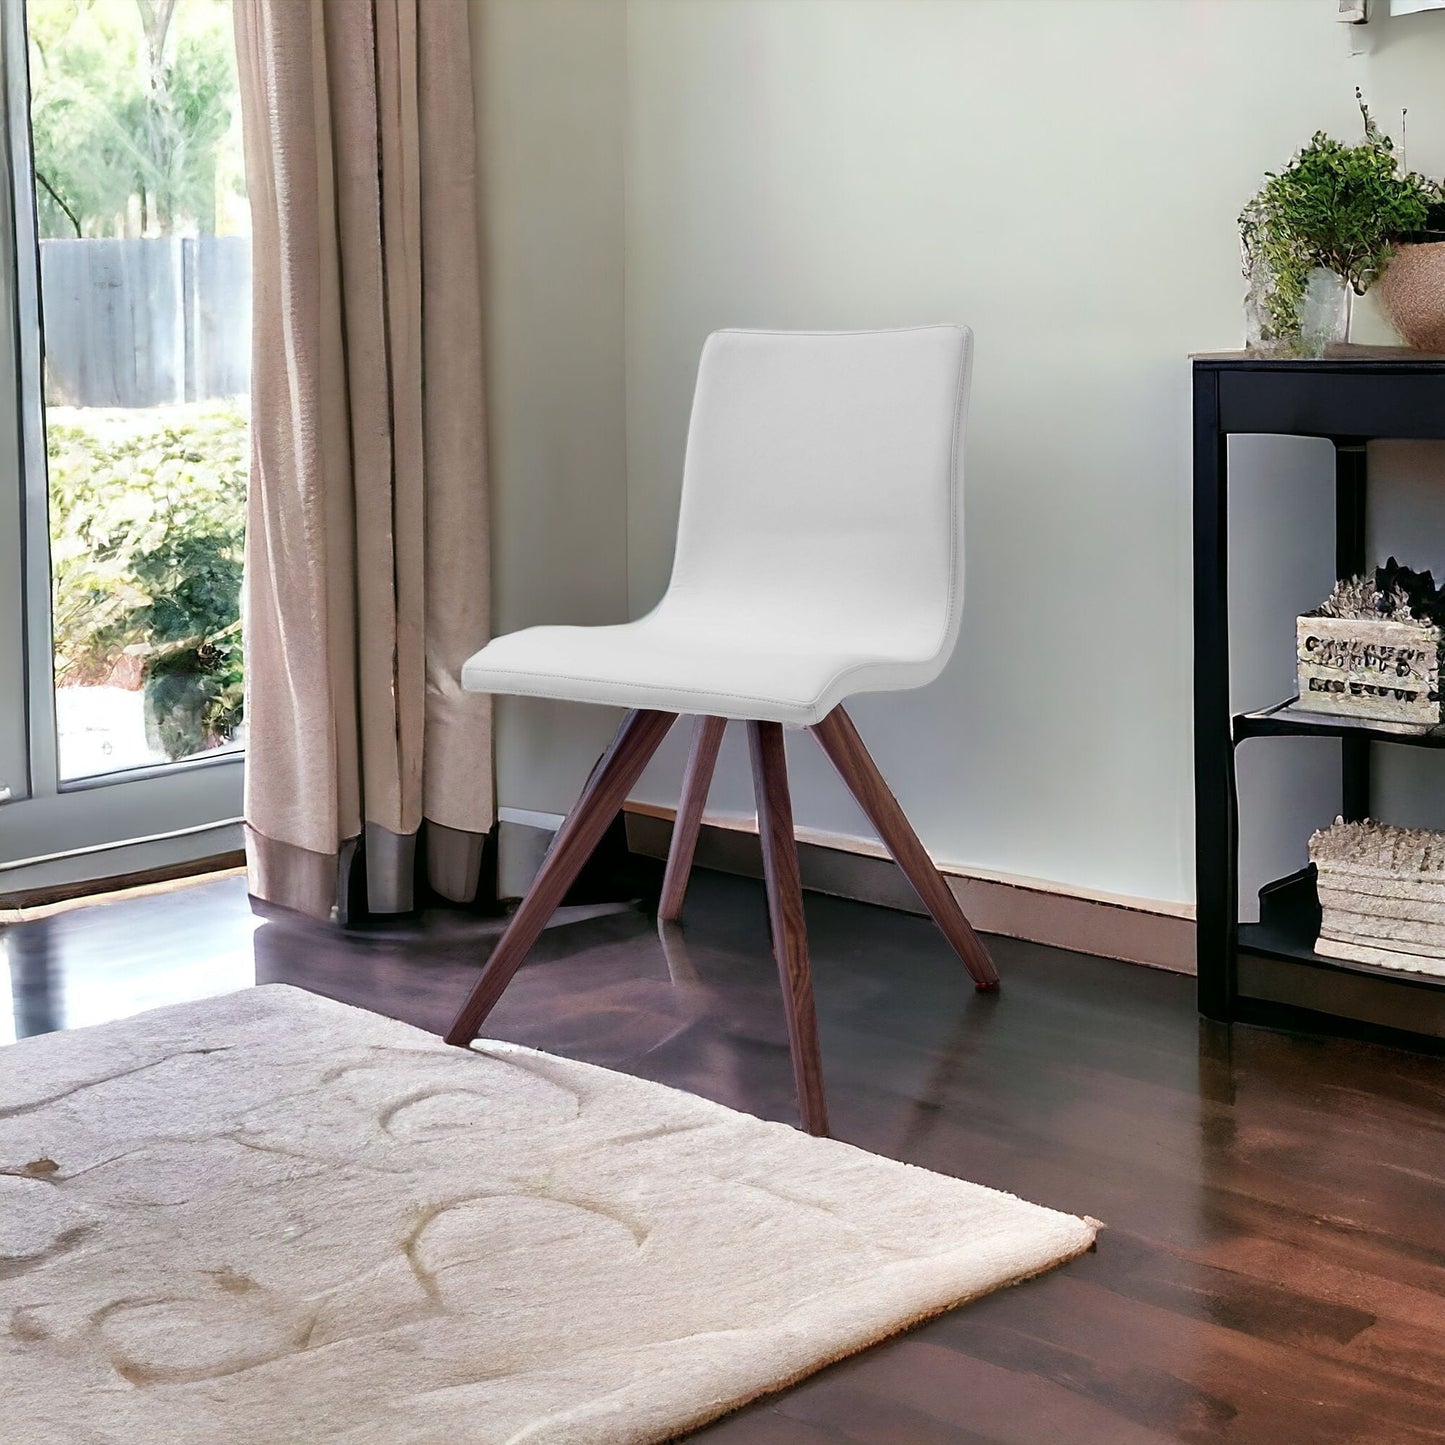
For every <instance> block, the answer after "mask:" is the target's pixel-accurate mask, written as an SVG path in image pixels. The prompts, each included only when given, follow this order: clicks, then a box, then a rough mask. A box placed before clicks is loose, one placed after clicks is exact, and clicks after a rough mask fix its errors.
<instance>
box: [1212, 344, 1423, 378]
mask: <svg viewBox="0 0 1445 1445" xmlns="http://www.w3.org/2000/svg"><path fill="white" fill-rule="evenodd" d="M1189 359H1190V360H1191V361H1192V362H1193V363H1194V365H1195V366H1196V367H1198V368H1202V369H1205V370H1209V371H1227V370H1237V371H1292V372H1310V371H1318V372H1340V371H1359V372H1362V373H1368V372H1377V373H1378V372H1385V371H1396V370H1402V371H1412V372H1422V371H1423V372H1445V353H1440V352H1430V351H1416V350H1414V349H1413V348H1412V347H1409V346H1356V345H1353V344H1349V343H1347V344H1346V345H1343V346H1332V347H1330V348H1329V349H1328V350H1327V351H1326V352H1325V354H1324V355H1323V356H1321V357H1308V356H1271V355H1270V354H1269V353H1268V352H1263V351H1196V352H1193V353H1191V355H1190V358H1189Z"/></svg>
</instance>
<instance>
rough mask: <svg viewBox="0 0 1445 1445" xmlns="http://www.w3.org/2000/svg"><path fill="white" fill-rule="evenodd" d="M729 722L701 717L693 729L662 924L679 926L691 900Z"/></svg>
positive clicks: (669, 853) (662, 905)
mask: <svg viewBox="0 0 1445 1445" xmlns="http://www.w3.org/2000/svg"><path fill="white" fill-rule="evenodd" d="M726 727H727V719H726V718H720V717H700V718H698V720H697V721H696V722H695V723H694V724H693V728H692V749H691V751H690V752H689V753H688V755H687V772H686V773H684V774H683V779H682V797H681V799H680V800H679V801H678V805H677V817H676V818H675V819H674V820H673V824H672V842H671V844H670V845H669V847H668V850H667V872H666V874H665V875H664V877H663V880H662V899H661V901H660V902H659V903H658V905H657V917H658V921H659V922H660V923H679V922H681V920H682V903H683V899H684V898H686V897H687V880H688V876H689V874H691V872H692V859H693V854H694V853H696V852H697V835H698V830H699V829H700V828H701V827H702V815H703V810H704V809H705V808H706V807H707V792H708V788H709V787H711V785H712V775H713V769H714V768H716V767H717V754H718V749H719V748H720V747H721V746H722V739H723V731H724V729H725V728H726Z"/></svg>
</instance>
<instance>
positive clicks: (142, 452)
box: [47, 402, 248, 758]
mask: <svg viewBox="0 0 1445 1445" xmlns="http://www.w3.org/2000/svg"><path fill="white" fill-rule="evenodd" d="M47 454H48V457H49V463H50V547H51V568H52V573H53V580H54V632H55V678H56V683H57V685H58V686H65V685H66V684H78V683H95V682H119V683H122V684H123V685H124V684H129V685H131V686H134V685H135V683H136V682H137V681H140V682H141V683H142V685H143V686H144V688H145V693H146V713H147V722H148V727H149V729H150V732H151V740H152V743H153V745H155V746H158V747H160V748H162V749H163V750H164V751H165V753H166V755H167V756H168V757H173V758H174V757H184V756H187V755H189V754H190V753H194V752H197V751H199V750H201V749H203V748H207V747H214V746H216V745H217V744H219V743H223V742H225V741H227V740H229V738H230V737H231V736H232V734H233V733H234V732H235V729H236V727H237V726H238V724H239V723H240V721H241V716H242V697H241V680H242V663H243V659H242V646H241V631H240V621H239V618H240V596H241V563H242V553H243V547H244V538H245V513H246V474H247V456H248V443H247V423H246V417H245V415H244V414H243V413H242V412H241V411H240V410H238V409H237V408H236V407H235V406H234V405H233V404H230V403H217V402H205V403H196V404H193V405H190V406H185V407H158V408H155V409H154V410H148V411H131V412H123V411H55V412H52V414H51V421H50V425H49V434H48V445H47Z"/></svg>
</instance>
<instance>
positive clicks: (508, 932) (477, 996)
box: [446, 710, 677, 1048]
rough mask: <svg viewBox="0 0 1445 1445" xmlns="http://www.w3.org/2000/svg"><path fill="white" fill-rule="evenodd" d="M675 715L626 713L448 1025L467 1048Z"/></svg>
mask: <svg viewBox="0 0 1445 1445" xmlns="http://www.w3.org/2000/svg"><path fill="white" fill-rule="evenodd" d="M676 720H677V714H676V713H672V712H650V711H641V710H639V711H637V712H631V713H628V715H627V717H626V718H625V719H624V720H623V723H622V726H621V727H620V728H619V729H618V730H617V736H616V737H615V738H613V740H612V746H611V747H610V748H609V749H608V750H607V752H606V754H605V755H604V756H603V758H602V761H601V762H600V763H599V764H598V765H597V766H596V767H595V768H594V769H593V770H592V776H591V777H590V778H588V780H587V786H586V787H585V788H584V789H583V790H582V796H581V797H580V798H579V799H578V800H577V805H576V806H575V807H574V808H573V809H572V811H571V813H569V814H568V815H567V821H566V822H565V823H563V824H562V826H561V828H560V829H559V830H558V833H557V837H556V840H555V841H554V842H553V844H552V847H551V849H550V851H549V852H548V854H547V856H546V858H545V859H544V860H543V862H542V866H541V868H540V869H539V870H538V872H537V876H536V878H535V879H533V880H532V886H531V887H530V888H529V889H528V890H527V896H526V897H525V898H524V899H523V900H522V901H521V903H520V904H519V905H518V906H517V911H516V912H515V913H514V914H513V915H512V917H511V921H510V922H509V923H508V924H507V927H506V929H505V931H504V932H503V933H502V936H501V938H500V939H499V940H498V941H497V946H496V947H495V948H494V949H493V950H492V953H491V957H490V958H488V959H487V962H486V966H485V967H484V968H483V969H482V976H481V977H480V978H479V979H478V980H477V982H476V986H475V987H474V988H473V989H472V991H471V993H470V994H469V995H468V996H467V1001H466V1003H464V1004H463V1005H462V1008H461V1012H460V1013H458V1014H457V1016H456V1018H455V1019H454V1020H453V1021H452V1026H451V1028H450V1029H448V1030H447V1035H446V1041H447V1043H449V1044H458V1045H460V1046H461V1047H463V1048H465V1047H466V1046H467V1045H468V1044H470V1043H471V1041H472V1040H473V1039H474V1038H476V1036H477V1030H478V1029H479V1028H480V1027H481V1025H482V1020H483V1019H485V1018H486V1016H487V1015H488V1014H489V1013H490V1012H491V1011H492V1009H493V1007H494V1006H495V1004H496V1002H497V1000H498V999H499V998H501V996H502V992H503V990H504V989H505V988H506V987H507V985H508V984H509V983H510V982H511V981H512V975H513V974H515V973H516V971H517V970H518V968H520V967H521V964H522V960H523V959H524V958H525V957H526V956H527V952H528V950H529V949H530V948H531V947H532V945H533V944H534V943H535V942H536V941H537V938H538V936H539V935H540V934H541V932H542V930H543V928H545V927H546V926H547V920H548V919H549V918H550V917H551V916H552V913H553V912H554V910H555V909H556V908H557V905H558V904H559V903H561V901H562V898H563V895H564V894H565V893H566V892H567V889H568V888H569V887H570V886H571V883H572V880H573V879H574V878H576V876H577V874H578V873H579V872H580V871H581V868H582V865H583V864H584V863H585V862H586V861H587V859H588V858H589V857H591V855H592V850H593V849H594V848H596V846H597V844H598V843H599V842H601V840H602V835H603V834H604V833H605V832H606V831H607V827H608V824H610V823H611V822H612V820H613V818H615V817H616V816H617V811H618V809H619V808H621V806H622V804H623V801H624V800H625V799H626V797H627V794H628V792H629V791H630V790H631V788H632V785H633V784H634V783H635V782H636V781H637V780H638V778H640V777H641V776H642V770H643V769H644V768H645V767H646V766H647V764H648V760H649V759H650V758H651V757H652V755H653V753H655V752H656V751H657V749H658V745H659V744H660V743H661V742H662V740H663V738H665V737H666V736H667V732H668V729H669V728H670V727H671V726H672V725H673V723H674V722H675V721H676Z"/></svg>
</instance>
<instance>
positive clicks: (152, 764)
mask: <svg viewBox="0 0 1445 1445" xmlns="http://www.w3.org/2000/svg"><path fill="white" fill-rule="evenodd" d="M231 23H232V17H231V7H230V3H229V0H28V3H25V0H0V50H3V59H4V83H5V107H4V128H5V137H4V139H5V153H6V156H7V158H8V161H9V168H8V184H7V185H6V187H5V192H6V193H5V195H4V196H3V198H0V206H3V210H4V217H3V221H4V224H3V227H0V231H3V234H0V249H3V250H4V252H5V254H4V255H3V256H0V261H3V262H4V266H3V275H4V278H5V279H4V280H3V281H0V285H3V286H4V287H5V291H6V294H5V295H4V296H3V298H0V299H3V304H4V313H3V320H4V328H5V333H6V334H5V336H4V339H3V347H0V350H3V352H4V354H3V355H0V371H3V372H5V373H6V374H5V375H0V894H4V893H6V892H8V891H11V890H10V888H9V887H8V886H7V884H8V882H9V879H8V877H7V872H6V870H13V869H16V868H18V867H20V866H22V865H26V866H28V862H27V860H30V859H33V858H36V857H47V858H52V859H53V858H57V857H59V856H61V855H65V856H70V855H72V854H75V853H77V852H81V853H83V852H86V851H88V850H91V851H93V850H96V849H103V848H107V847H110V846H112V845H117V844H124V843H126V842H127V841H128V840H132V839H136V838H140V837H160V838H173V837H175V836H177V835H189V834H199V833H203V832H205V831H206V830H207V829H211V828H214V827H216V826H217V825H218V824H220V823H228V824H233V823H234V820H235V814H236V813H237V812H238V811H239V800H240V767H241V757H240V753H241V749H242V747H243V744H244V740H245V717H244V707H243V700H242V692H241V683H242V672H243V645H242V643H243V640H242V636H241V622H240V583H241V565H242V545H243V529H244V514H245V491H246V472H247V457H248V452H249V444H248V438H247V427H248V421H247V418H248V393H249V362H250V336H249V326H250V276H251V263H250V235H249V232H250V216H249V208H248V206H247V203H246V196H245V176H244V167H243V161H242V147H241V131H240V112H239V104H238V100H237V84H236V64H235V49H234V41H233V39H232V29H231ZM234 832H235V830H234V828H232V837H231V838H229V839H227V840H226V843H225V846H234ZM178 847H179V851H181V852H187V851H189V852H191V853H193V854H199V853H204V852H207V851H222V850H223V847H222V845H221V844H219V843H218V842H217V840H215V839H209V840H201V841H198V842H194V843H183V844H181V845H178ZM163 851H164V850H163ZM176 852H177V848H176V847H172V848H171V849H170V853H171V854H172V855H174V854H175V853H176ZM153 861H154V860H153ZM160 861H166V860H160ZM84 868H85V869H88V871H89V872H90V873H92V874H94V875H95V876H107V875H108V874H111V873H114V872H117V871H121V870H119V869H118V868H117V867H115V866H112V865H110V864H106V863H94V864H87V865H84ZM71 871H72V872H73V871H75V870H74V869H72V870H71Z"/></svg>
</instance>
